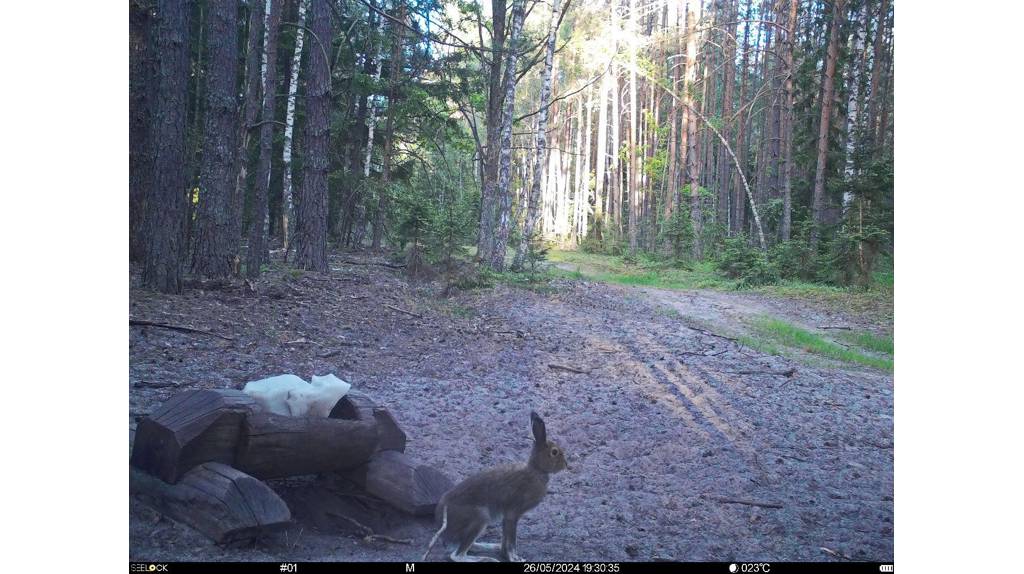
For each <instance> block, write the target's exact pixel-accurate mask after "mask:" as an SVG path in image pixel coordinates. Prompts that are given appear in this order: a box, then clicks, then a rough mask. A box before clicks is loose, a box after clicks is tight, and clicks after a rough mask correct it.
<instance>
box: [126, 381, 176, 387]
mask: <svg viewBox="0 0 1024 574" xmlns="http://www.w3.org/2000/svg"><path fill="white" fill-rule="evenodd" d="M132 386H133V387H135V388H136V389H143V388H148V389H165V388H167V387H177V386H178V383H151V382H149V381H139V382H137V383H135V384H134V385H132Z"/></svg>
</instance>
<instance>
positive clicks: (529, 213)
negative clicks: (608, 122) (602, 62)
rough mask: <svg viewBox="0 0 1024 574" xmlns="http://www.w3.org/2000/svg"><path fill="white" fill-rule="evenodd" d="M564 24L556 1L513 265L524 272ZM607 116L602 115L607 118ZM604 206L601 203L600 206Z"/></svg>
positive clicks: (600, 153)
mask: <svg viewBox="0 0 1024 574" xmlns="http://www.w3.org/2000/svg"><path fill="white" fill-rule="evenodd" d="M560 21H561V2H560V0H554V1H553V3H552V6H551V20H550V21H549V22H548V39H547V46H546V47H545V52H544V70H543V72H541V74H542V76H541V88H540V114H539V117H538V119H537V132H536V138H535V140H534V147H535V148H536V152H535V154H534V163H533V182H532V185H531V188H530V192H529V199H528V200H527V204H528V205H527V209H526V220H525V222H524V223H523V237H522V240H521V241H520V242H519V246H518V247H517V248H516V256H515V259H514V260H513V262H512V268H513V269H522V267H523V263H524V261H525V260H526V253H527V250H528V248H529V244H530V242H531V241H533V239H534V233H535V231H536V228H537V219H538V218H539V216H540V204H541V184H542V181H543V179H544V166H545V165H546V163H545V162H546V161H547V151H548V150H547V145H548V134H547V131H548V108H549V107H550V106H551V71H552V69H553V68H554V63H555V44H556V42H557V40H558V23H559V22H560ZM605 83H606V82H602V89H601V95H602V98H604V97H605V95H606V94H605V90H604V85H605ZM601 101H602V106H601V108H602V111H604V110H605V109H606V108H607V106H605V105H604V99H602V100H601ZM603 115H604V114H602V116H603ZM604 121H605V120H604V119H602V120H601V128H604ZM599 134H600V135H599V136H598V140H599V141H598V148H597V149H598V168H597V169H598V173H602V168H603V163H604V144H603V140H604V137H605V136H604V131H603V129H599ZM601 179H602V178H601V176H598V186H600V185H601ZM599 203H600V202H599Z"/></svg>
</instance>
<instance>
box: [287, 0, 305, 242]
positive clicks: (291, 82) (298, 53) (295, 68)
mask: <svg viewBox="0 0 1024 574" xmlns="http://www.w3.org/2000/svg"><path fill="white" fill-rule="evenodd" d="M306 2H307V0H299V17H298V18H297V20H296V23H297V24H298V27H297V28H296V30H295V50H294V52H292V73H291V77H290V78H288V106H287V109H286V111H285V116H284V152H283V153H282V156H281V160H282V164H283V167H282V169H281V172H282V173H283V181H282V187H281V189H282V195H283V196H284V207H283V209H282V213H281V238H282V239H283V240H284V258H285V260H286V261H287V260H288V249H289V248H290V247H291V236H292V235H293V234H294V230H293V229H290V226H289V222H290V221H292V220H294V213H295V207H294V200H293V198H292V132H293V130H294V129H295V96H296V92H297V91H298V89H299V67H300V65H301V62H302V44H303V41H304V39H305V36H306Z"/></svg>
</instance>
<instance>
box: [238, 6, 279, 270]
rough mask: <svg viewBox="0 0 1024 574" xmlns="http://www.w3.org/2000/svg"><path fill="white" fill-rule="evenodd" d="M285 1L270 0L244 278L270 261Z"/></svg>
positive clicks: (264, 43)
mask: <svg viewBox="0 0 1024 574" xmlns="http://www.w3.org/2000/svg"><path fill="white" fill-rule="evenodd" d="M282 3H283V0H267V7H268V12H267V19H266V33H265V35H264V42H263V45H264V50H263V51H264V58H263V113H262V114H261V117H260V123H261V125H260V158H259V162H258V163H257V166H256V184H255V186H254V190H253V201H252V220H251V221H250V222H249V248H248V251H247V253H246V258H245V274H246V276H247V277H249V278H256V277H259V275H260V266H261V265H263V263H266V262H268V261H269V260H270V254H269V247H268V245H267V226H268V224H269V213H268V209H269V206H268V201H269V199H270V195H269V192H270V154H271V147H272V144H273V139H274V100H275V98H276V95H277V94H276V91H277V40H278V38H277V37H278V32H279V31H280V28H281V6H282Z"/></svg>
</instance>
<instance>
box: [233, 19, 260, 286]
mask: <svg viewBox="0 0 1024 574" xmlns="http://www.w3.org/2000/svg"><path fill="white" fill-rule="evenodd" d="M264 8H265V4H264V3H263V2H260V1H254V2H250V3H249V32H248V36H249V38H248V41H247V42H246V51H245V92H244V93H245V95H244V98H243V100H242V112H241V117H242V121H241V123H240V124H239V126H238V138H237V141H238V153H237V154H236V156H235V159H236V161H237V162H238V166H237V168H236V170H235V173H236V174H237V177H235V190H234V193H233V194H232V196H231V206H230V211H231V217H230V221H231V229H230V230H229V231H230V234H231V236H232V237H234V238H235V239H233V241H238V240H240V239H241V237H242V205H243V203H244V198H245V189H246V182H247V181H248V178H249V163H250V162H249V148H250V144H251V143H252V129H253V127H254V126H255V125H256V120H257V118H258V117H259V113H260V87H261V84H262V76H261V74H260V56H261V55H262V53H263V24H264V19H265V14H266V11H265V10H264ZM235 273H238V270H237V269H235Z"/></svg>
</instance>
